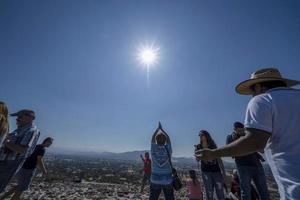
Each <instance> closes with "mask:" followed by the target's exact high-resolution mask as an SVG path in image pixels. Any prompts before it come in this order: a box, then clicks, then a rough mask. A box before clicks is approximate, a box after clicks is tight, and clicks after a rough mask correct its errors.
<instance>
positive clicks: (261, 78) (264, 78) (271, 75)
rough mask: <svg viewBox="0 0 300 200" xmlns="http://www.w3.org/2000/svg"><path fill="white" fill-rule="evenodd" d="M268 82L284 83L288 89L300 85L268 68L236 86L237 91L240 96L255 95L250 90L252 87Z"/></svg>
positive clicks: (298, 82) (274, 69)
mask: <svg viewBox="0 0 300 200" xmlns="http://www.w3.org/2000/svg"><path fill="white" fill-rule="evenodd" d="M268 81H282V82H284V83H285V84H286V85H287V87H292V86H294V85H297V84H300V81H296V80H291V79H286V78H282V76H281V74H280V72H279V70H278V69H276V68H266V69H260V70H258V71H256V72H254V73H253V74H251V77H250V79H248V80H246V81H243V82H241V83H239V84H238V85H237V86H236V88H235V90H236V92H237V93H239V94H244V95H251V94H253V91H252V90H251V88H250V87H251V86H253V85H254V84H257V83H261V82H268Z"/></svg>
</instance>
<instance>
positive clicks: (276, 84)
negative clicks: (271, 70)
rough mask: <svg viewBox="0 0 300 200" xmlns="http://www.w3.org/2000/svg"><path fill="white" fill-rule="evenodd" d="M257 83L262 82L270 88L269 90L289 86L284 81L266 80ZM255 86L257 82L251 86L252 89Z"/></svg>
mask: <svg viewBox="0 0 300 200" xmlns="http://www.w3.org/2000/svg"><path fill="white" fill-rule="evenodd" d="M257 84H260V85H261V86H262V87H266V88H268V90H269V89H273V88H278V87H287V84H286V83H285V82H283V81H265V82H261V83H257ZM254 87H255V84H254V85H252V86H250V89H251V90H253V91H254Z"/></svg>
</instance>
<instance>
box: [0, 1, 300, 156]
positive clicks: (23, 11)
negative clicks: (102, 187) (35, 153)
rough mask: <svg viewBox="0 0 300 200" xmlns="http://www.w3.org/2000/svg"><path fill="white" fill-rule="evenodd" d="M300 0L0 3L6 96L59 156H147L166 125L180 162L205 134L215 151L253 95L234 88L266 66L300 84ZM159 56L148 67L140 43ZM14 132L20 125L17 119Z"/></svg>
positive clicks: (0, 65) (1, 64)
mask: <svg viewBox="0 0 300 200" xmlns="http://www.w3.org/2000/svg"><path fill="white" fill-rule="evenodd" d="M299 10H300V3H299V1H296V0H295V1H233V0H231V1H223V0H222V1H221V0H220V1H202V0H201V1H189V0H186V1H181V0H180V1H163V0H159V1H138V0H137V1H130V0H126V1H117V0H107V1H100V0H99V1H91V0H87V1H83V0H81V1H78V0H63V1H59V0H54V1H50V0H49V1H11V0H3V1H0V27H1V28H0V69H1V78H0V84H1V90H0V94H1V96H0V99H1V100H3V101H5V102H6V103H7V105H8V106H9V110H10V111H11V112H14V111H17V110H19V109H21V108H32V109H34V110H35V111H36V113H37V122H36V123H37V125H38V126H39V128H40V130H41V132H42V137H46V136H49V135H51V136H53V137H54V138H55V146H56V147H65V148H72V149H79V150H89V151H90V150H93V151H104V150H105V151H115V152H122V151H129V150H139V149H147V148H149V146H150V139H151V135H152V133H153V131H154V130H155V128H156V126H157V122H158V121H161V122H162V124H163V126H164V128H165V129H166V131H167V132H168V133H169V135H170V136H171V140H172V144H173V151H174V154H175V155H180V156H182V155H184V156H191V155H192V152H193V145H194V144H196V143H197V142H198V137H197V133H198V131H199V130H200V129H207V130H208V131H209V132H210V133H211V134H212V136H213V138H214V139H215V140H216V142H217V144H218V145H223V144H224V143H225V138H226V135H227V134H228V133H230V132H231V129H232V123H233V122H234V121H236V120H240V121H243V119H244V112H245V108H246V105H247V102H248V100H249V99H250V97H248V96H240V95H237V94H236V93H235V91H234V87H235V85H236V84H237V83H239V82H240V81H243V80H244V79H247V78H248V77H249V75H250V73H252V72H253V71H255V70H256V69H258V68H261V67H263V66H270V65H274V66H278V68H279V69H280V70H281V72H282V73H283V75H284V76H286V77H289V78H293V79H300V56H299V52H300V12H299ZM153 42H154V43H155V44H156V45H157V46H159V47H160V60H159V63H158V64H157V65H156V66H154V67H153V68H152V69H151V74H150V84H149V86H147V76H146V70H145V68H143V67H142V66H141V65H140V64H139V62H138V61H137V59H136V51H137V48H139V47H140V45H141V44H146V43H153ZM11 126H12V128H14V127H15V126H14V119H13V118H11Z"/></svg>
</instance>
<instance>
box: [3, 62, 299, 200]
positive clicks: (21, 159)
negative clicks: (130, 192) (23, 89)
mask: <svg viewBox="0 0 300 200" xmlns="http://www.w3.org/2000/svg"><path fill="white" fill-rule="evenodd" d="M297 84H300V81H295V80H290V79H286V78H282V76H281V74H280V72H279V70H278V69H276V68H267V69H261V70H258V71H256V72H255V73H253V74H252V75H251V78H250V79H248V80H246V81H243V82H241V83H240V84H238V85H237V87H236V91H237V92H238V93H240V94H244V95H252V96H253V98H252V99H251V100H250V102H249V104H248V107H247V110H246V118H245V122H244V123H241V122H235V123H234V124H233V132H232V133H231V134H229V135H228V136H227V138H226V145H225V146H223V147H221V148H218V147H217V145H216V143H215V142H214V140H213V138H212V135H211V134H210V133H209V132H208V131H207V130H201V131H200V132H199V144H198V145H195V155H194V156H195V159H196V160H197V161H198V162H200V163H201V168H200V171H201V176H202V183H203V186H204V187H203V188H202V184H201V181H199V179H198V177H197V173H196V171H194V170H190V171H189V176H190V179H189V180H187V181H186V187H187V191H188V195H189V196H188V198H189V199H190V200H201V199H203V194H204V193H205V195H206V196H205V197H206V198H205V199H207V200H214V199H215V197H216V198H217V199H219V200H224V199H233V200H240V199H241V200H253V199H261V200H269V199H270V196H269V192H268V187H267V181H266V176H265V172H264V168H263V166H262V162H264V157H263V156H262V155H261V153H264V154H265V158H266V160H267V161H268V164H269V166H270V168H271V171H272V173H273V175H274V178H275V180H276V183H277V185H278V191H279V194H280V198H281V200H298V199H300V171H299V170H298V166H299V165H300V159H299V158H300V137H299V136H300V90H299V89H293V88H291V87H292V86H295V85H297ZM10 116H15V117H17V119H16V121H17V126H18V127H17V129H16V130H14V131H12V132H10V131H9V123H8V109H7V106H6V105H5V103H4V102H0V193H3V192H4V191H5V189H6V187H7V185H8V184H9V183H10V182H11V180H12V179H13V178H14V177H16V178H17V185H16V186H14V187H12V188H11V189H10V190H9V191H7V192H6V193H4V194H2V196H0V199H4V198H6V197H9V196H12V197H11V199H20V197H21V195H22V193H23V192H24V191H25V190H27V189H28V188H29V186H30V184H31V181H32V179H33V177H34V174H35V171H36V168H37V167H38V168H39V169H40V170H41V171H42V172H43V174H44V175H46V174H47V170H46V168H45V164H44V161H43V156H44V154H45V149H46V148H48V147H49V146H50V145H51V144H52V142H53V138H50V137H47V138H46V139H45V140H44V141H43V142H42V143H41V144H40V145H37V142H38V139H39V136H40V132H39V130H38V129H37V127H36V126H35V125H34V120H35V113H34V111H32V110H28V109H24V110H20V111H19V112H16V113H13V114H11V115H10ZM171 156H172V145H171V140H170V137H169V135H168V134H167V133H166V132H165V131H164V130H163V128H162V126H161V124H159V126H158V128H157V129H156V131H155V132H154V134H153V136H152V139H151V158H150V155H149V153H146V154H145V156H142V155H141V159H142V161H143V163H144V177H143V181H142V184H141V192H143V190H144V187H145V185H146V184H147V183H149V184H150V195H149V199H150V200H158V199H159V196H160V194H161V192H162V191H163V193H164V197H165V199H166V200H173V199H175V197H174V189H175V190H179V189H181V188H182V183H181V180H180V179H179V178H178V175H177V172H176V170H175V168H173V165H172V160H171ZM222 157H232V158H234V160H235V163H236V171H234V173H233V178H232V182H231V188H230V191H227V187H226V184H225V177H226V173H225V169H224V165H223V162H222V160H221V158H222Z"/></svg>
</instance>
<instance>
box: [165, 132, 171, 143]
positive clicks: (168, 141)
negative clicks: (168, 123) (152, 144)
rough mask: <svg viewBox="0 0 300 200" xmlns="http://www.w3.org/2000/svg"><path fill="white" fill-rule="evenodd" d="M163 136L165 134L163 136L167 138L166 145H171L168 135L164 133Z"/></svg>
mask: <svg viewBox="0 0 300 200" xmlns="http://www.w3.org/2000/svg"><path fill="white" fill-rule="evenodd" d="M164 134H165V136H166V137H167V141H166V143H167V144H171V140H170V137H169V135H168V134H167V133H164Z"/></svg>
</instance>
